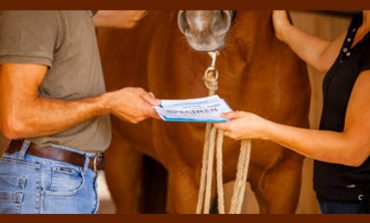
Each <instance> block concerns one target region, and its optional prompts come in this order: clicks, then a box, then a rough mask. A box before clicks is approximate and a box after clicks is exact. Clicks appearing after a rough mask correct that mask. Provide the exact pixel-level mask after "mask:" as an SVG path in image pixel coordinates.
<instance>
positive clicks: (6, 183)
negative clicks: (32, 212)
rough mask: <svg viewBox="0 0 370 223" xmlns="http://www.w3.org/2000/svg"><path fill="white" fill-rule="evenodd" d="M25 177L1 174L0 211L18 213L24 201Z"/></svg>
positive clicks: (2, 212)
mask: <svg viewBox="0 0 370 223" xmlns="http://www.w3.org/2000/svg"><path fill="white" fill-rule="evenodd" d="M25 182H26V181H25V177H23V176H21V177H16V176H9V175H0V213H1V214H18V213H20V211H21V206H22V201H23V189H24V185H25Z"/></svg>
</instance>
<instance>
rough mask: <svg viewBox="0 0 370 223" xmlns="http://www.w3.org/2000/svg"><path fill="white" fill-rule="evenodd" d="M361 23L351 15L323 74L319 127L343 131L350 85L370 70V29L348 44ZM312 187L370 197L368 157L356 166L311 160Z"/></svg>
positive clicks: (327, 195)
mask: <svg viewBox="0 0 370 223" xmlns="http://www.w3.org/2000/svg"><path fill="white" fill-rule="evenodd" d="M361 24H362V14H357V15H355V16H354V18H353V20H352V22H351V25H350V27H349V29H348V32H347V36H346V38H345V40H344V43H343V46H342V48H341V51H340V53H339V56H338V57H337V59H336V61H335V63H334V64H333V66H332V67H331V68H330V70H329V71H328V73H327V74H326V76H325V78H324V82H323V96H324V100H323V110H322V116H321V123H320V129H321V130H330V131H337V132H342V131H343V129H344V123H345V116H346V110H347V105H348V101H349V99H350V96H351V92H352V88H353V86H354V84H355V82H356V79H357V77H358V76H359V75H360V73H361V72H363V71H365V70H370V32H369V33H367V35H366V36H365V37H364V38H363V39H362V40H361V41H360V42H358V43H357V44H356V45H355V46H354V47H353V48H351V45H352V43H353V40H354V38H355V35H356V32H357V29H358V28H359V27H360V26H361ZM369 103H370V102H369ZM369 137H370V132H369ZM348 149H351V148H348ZM314 187H315V190H316V194H317V196H318V198H319V199H327V200H334V201H356V200H360V201H362V200H365V199H366V200H367V197H370V158H368V159H367V160H366V161H365V162H364V163H363V164H362V165H361V166H360V167H356V168H354V167H348V166H344V165H339V164H331V163H325V162H320V161H315V168H314Z"/></svg>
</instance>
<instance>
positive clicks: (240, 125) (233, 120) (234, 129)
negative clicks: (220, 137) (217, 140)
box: [215, 111, 271, 140]
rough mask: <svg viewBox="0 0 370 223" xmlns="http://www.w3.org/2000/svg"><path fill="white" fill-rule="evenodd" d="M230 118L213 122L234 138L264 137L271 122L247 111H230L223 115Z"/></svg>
mask: <svg viewBox="0 0 370 223" xmlns="http://www.w3.org/2000/svg"><path fill="white" fill-rule="evenodd" d="M223 117H224V118H227V119H230V121H228V122H226V123H218V124H215V127H216V128H217V129H222V130H224V131H225V135H226V136H228V137H230V138H233V139H236V140H241V139H266V129H267V128H268V126H270V124H271V122H270V121H268V120H266V119H263V118H261V117H259V116H258V115H255V114H253V113H249V112H239V111H237V112H230V113H227V114H224V115H223Z"/></svg>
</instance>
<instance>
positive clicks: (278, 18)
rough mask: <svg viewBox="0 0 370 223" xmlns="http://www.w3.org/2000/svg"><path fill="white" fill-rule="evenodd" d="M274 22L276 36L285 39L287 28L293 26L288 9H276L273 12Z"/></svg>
mask: <svg viewBox="0 0 370 223" xmlns="http://www.w3.org/2000/svg"><path fill="white" fill-rule="evenodd" d="M272 22H273V25H274V29H275V35H276V37H277V38H278V39H279V40H281V41H285V40H284V36H285V35H286V34H287V28H289V27H290V26H292V24H291V23H290V21H289V18H288V13H287V11H286V10H274V11H273V13H272Z"/></svg>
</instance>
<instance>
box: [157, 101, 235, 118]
mask: <svg viewBox="0 0 370 223" xmlns="http://www.w3.org/2000/svg"><path fill="white" fill-rule="evenodd" d="M154 109H155V110H156V111H157V113H158V114H159V116H160V117H161V118H162V119H163V120H165V121H171V122H226V121H227V119H225V118H222V117H221V114H223V113H227V112H231V111H232V110H231V109H230V107H229V106H228V105H227V103H226V102H225V101H224V100H223V99H222V98H220V97H219V96H217V95H214V96H210V97H205V98H196V99H186V100H161V104H160V105H159V106H155V107H154Z"/></svg>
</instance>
